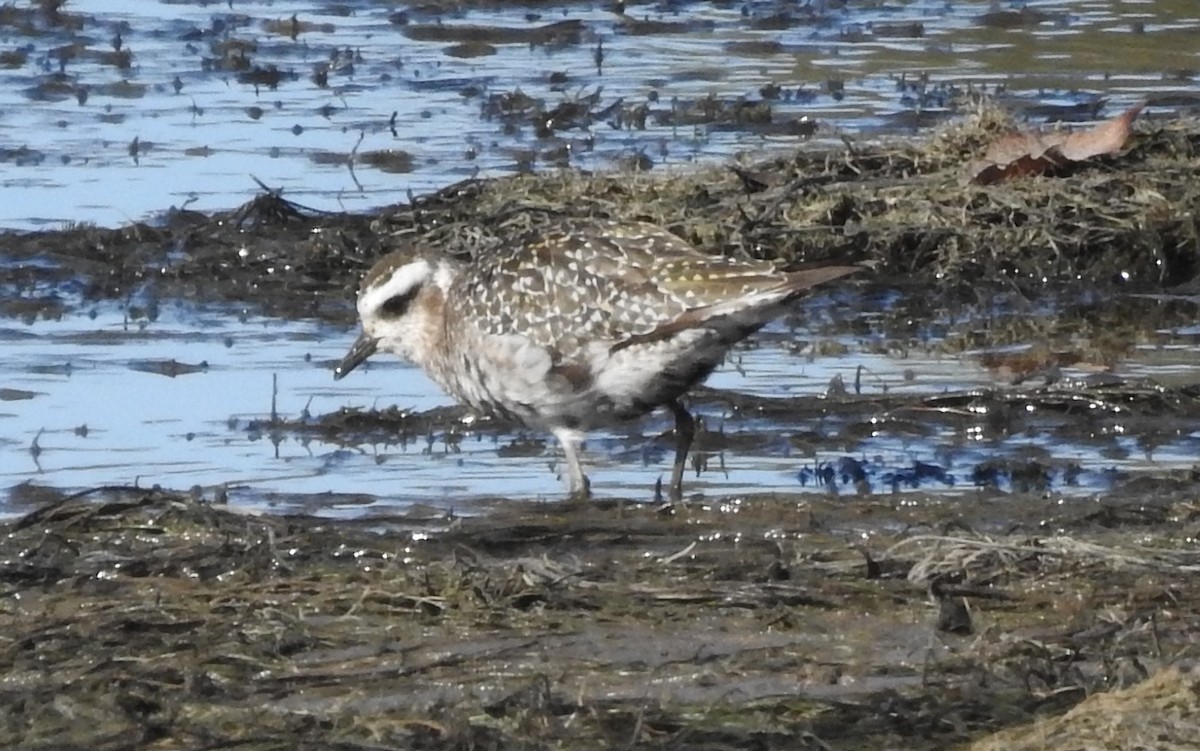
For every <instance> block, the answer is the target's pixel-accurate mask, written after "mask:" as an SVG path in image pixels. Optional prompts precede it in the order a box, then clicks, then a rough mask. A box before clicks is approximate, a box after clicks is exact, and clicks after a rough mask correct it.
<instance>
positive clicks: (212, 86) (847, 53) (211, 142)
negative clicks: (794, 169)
mask: <svg viewBox="0 0 1200 751" xmlns="http://www.w3.org/2000/svg"><path fill="white" fill-rule="evenodd" d="M609 7H610V6H609V4H607V3H596V4H592V3H570V4H565V5H563V6H559V7H555V6H548V5H544V4H541V3H538V4H534V5H520V4H515V5H514V4H500V5H499V6H492V5H489V6H479V7H475V8H456V9H455V10H454V11H453V12H452V13H438V12H433V11H429V10H426V11H422V10H418V9H415V8H413V7H408V6H405V5H403V4H397V3H374V2H365V1H364V0H350V1H349V2H341V3H337V4H329V3H323V2H305V1H302V0H301V1H297V0H272V1H271V2H238V3H236V4H233V6H232V9H231V8H230V6H228V5H227V4H224V3H210V2H201V1H194V2H189V1H187V0H173V1H164V2H139V3H126V2H112V1H111V0H91V1H89V2H72V3H69V4H67V6H66V7H65V11H66V12H67V13H68V14H71V18H72V19H78V20H79V23H80V24H81V27H80V28H78V29H73V28H70V25H69V24H68V23H65V22H63V23H54V22H53V21H52V20H50V19H48V18H47V17H45V16H44V15H42V14H38V13H36V12H33V11H31V15H30V16H29V17H28V18H27V19H23V20H22V21H21V22H18V21H12V22H11V23H9V24H7V25H5V24H0V52H3V53H7V57H6V58H4V59H3V60H0V63H2V64H0V163H2V164H3V167H4V169H3V175H2V176H0V227H7V228H38V227H45V226H48V225H49V226H54V225H57V224H59V223H69V222H92V223H98V224H102V225H118V224H123V223H126V222H129V221H133V220H140V219H145V218H147V217H150V216H152V215H153V214H155V213H157V212H161V211H164V210H166V209H168V208H170V207H183V206H187V207H189V208H195V209H202V210H211V209H224V208H231V207H233V206H236V205H239V204H241V203H243V202H245V201H246V200H248V199H249V198H251V197H252V196H254V195H256V194H258V193H259V192H261V188H260V187H259V185H258V183H257V182H256V180H261V181H262V183H263V184H265V185H267V186H269V187H271V188H278V189H282V190H283V191H284V193H285V195H286V196H287V197H288V198H290V199H292V200H295V201H298V202H300V203H302V204H305V205H308V206H311V207H314V208H318V209H323V210H342V209H345V210H352V211H364V210H367V209H368V208H372V207H377V206H381V205H387V204H391V203H398V202H403V201H406V200H407V196H408V194H409V192H410V191H411V192H413V193H416V194H421V193H426V192H429V191H432V190H436V189H438V188H441V187H443V186H446V185H448V184H450V183H452V182H455V181H457V180H460V179H463V178H466V177H470V176H474V175H483V176H489V175H497V174H505V173H511V172H513V171H516V170H518V169H528V168H533V169H545V168H551V167H553V166H554V165H561V164H569V165H571V166H574V167H582V168H586V169H594V168H606V167H610V166H612V165H615V164H619V163H625V162H627V161H629V160H631V159H635V158H636V159H639V160H647V159H648V160H649V161H650V162H651V163H653V164H654V165H655V168H656V169H664V168H667V169H670V168H678V167H681V166H686V165H688V164H692V163H695V162H697V161H705V162H713V161H716V162H720V161H725V160H729V159H731V157H733V156H734V155H736V154H740V153H746V154H751V155H756V154H761V153H762V152H763V151H766V150H770V149H773V148H779V149H784V148H791V147H794V145H795V144H796V143H797V141H798V139H799V138H800V137H801V136H799V135H798V133H800V132H807V130H808V127H809V124H810V123H812V122H816V123H818V124H819V129H818V130H817V131H816V134H815V138H816V140H818V141H821V142H823V143H826V144H840V139H841V137H842V136H843V135H855V134H875V133H883V132H890V133H908V132H913V131H914V130H915V129H918V128H923V127H926V126H929V125H931V124H934V123H937V122H939V121H941V120H943V119H945V118H946V117H949V116H951V115H953V114H955V113H961V112H963V111H964V109H969V104H966V103H965V102H966V100H965V99H964V98H963V96H962V94H963V92H964V91H965V90H966V89H967V88H968V87H975V88H979V87H986V88H987V89H988V90H989V91H997V87H999V91H998V93H999V96H1000V98H1001V99H1002V100H1003V101H1005V102H1007V103H1008V104H1009V105H1010V106H1012V107H1013V108H1014V109H1016V110H1017V111H1018V112H1021V113H1024V114H1026V115H1027V116H1029V117H1030V118H1031V119H1032V120H1034V121H1037V122H1041V121H1044V120H1047V119H1051V120H1056V119H1060V118H1062V119H1068V120H1088V119H1092V118H1095V117H1106V116H1110V115H1112V114H1114V113H1116V112H1119V111H1121V110H1123V109H1125V108H1126V107H1127V106H1129V105H1130V104H1132V103H1133V102H1135V101H1137V100H1140V99H1142V98H1150V100H1151V102H1152V105H1153V106H1152V107H1151V108H1150V110H1149V111H1148V112H1147V113H1146V115H1145V116H1147V117H1154V116H1173V115H1175V114H1177V113H1180V112H1185V111H1188V112H1195V111H1196V109H1197V102H1200V81H1198V77H1197V74H1196V70H1197V69H1198V68H1200V45H1197V44H1196V35H1197V31H1198V30H1200V6H1197V5H1196V3H1195V2H1193V0H1157V1H1156V2H1129V1H1128V0H1086V1H1084V0H1044V1H1041V2H1038V1H1034V2H1028V3H1020V4H1010V3H1002V4H999V5H996V4H993V3H990V2H984V1H983V0H979V1H977V2H958V3H946V2H943V1H942V0H914V1H912V2H893V3H884V4H875V3H868V4H860V3H853V4H847V3H841V2H836V1H835V0H814V1H813V2H808V3H803V4H792V3H780V4H776V3H771V2H751V3H744V4H743V3H738V4H727V3H722V2H689V3H682V4H670V5H657V4H639V3H629V4H627V5H626V13H625V15H619V14H617V13H614V12H612V11H611V10H610V9H609ZM397 14H404V16H403V18H400V17H399V16H398V15H397ZM293 16H295V18H296V19H297V20H296V24H293V23H292V22H291V19H292V17H293ZM564 21H566V22H570V21H576V22H578V23H579V24H580V30H579V32H578V35H577V38H571V39H569V40H568V41H566V42H563V41H561V40H551V41H550V42H545V40H541V41H539V40H537V39H536V38H535V39H534V40H533V41H531V40H530V38H529V36H528V32H529V30H531V29H536V28H539V27H544V26H546V25H548V24H551V23H556V22H564ZM647 22H655V23H657V25H652V24H648V23H647ZM468 26H476V27H482V28H483V29H484V32H479V33H484V35H485V36H486V38H487V39H488V40H489V43H490V45H491V48H490V49H485V50H483V51H485V52H488V53H490V54H486V55H484V56H479V57H459V56H456V55H458V54H462V51H461V49H460V50H458V51H455V50H454V49H453V47H454V45H455V40H456V39H457V38H461V37H462V36H463V32H462V29H461V27H468ZM455 28H458V29H459V31H458V32H456V33H455V32H452V31H448V30H447V29H451V30H453V29H455ZM238 45H241V46H238ZM232 47H237V48H238V49H243V48H244V49H246V50H248V51H246V52H244V53H237V54H235V53H231V52H230V51H229V50H230V49H231V48H232ZM598 49H601V50H602V52H603V56H602V66H601V68H600V69H599V70H597V65H596V57H597V50H598ZM243 61H244V62H243ZM238 66H245V67H246V68H247V69H248V71H249V72H247V70H238V69H237V68H238ZM272 67H273V68H274V72H275V74H277V75H275V74H272V73H271V70H272ZM256 70H257V71H258V73H257V75H251V74H254V73H255V71H256ZM320 70H325V71H326V80H325V81H324V82H322V81H320V80H319V79H318V78H317V76H316V74H317V72H318V71H320ZM263 71H266V72H267V73H264V72H263ZM239 75H241V78H239ZM516 91H520V92H522V93H523V94H526V95H529V96H531V97H534V98H536V99H540V100H542V101H543V105H542V109H543V110H546V111H550V110H553V109H554V108H555V107H557V106H558V105H560V104H563V103H564V102H565V103H571V102H578V101H581V100H584V99H586V98H587V97H589V96H593V95H594V96H595V101H594V103H591V104H590V105H589V106H590V111H591V112H592V113H593V114H596V113H600V116H598V117H591V118H588V119H587V121H586V122H583V123H580V124H579V126H578V127H569V128H562V129H557V130H554V132H553V133H551V134H543V136H539V135H538V133H537V132H536V131H537V128H536V127H534V123H533V122H530V121H529V120H528V119H525V120H522V119H520V118H516V119H514V118H512V117H506V116H504V115H503V113H502V112H498V111H495V110H497V108H499V109H503V106H502V104H503V102H504V101H509V103H510V104H511V100H505V99H504V97H505V96H506V95H512V94H513V93H514V92H516ZM709 96H713V97H716V98H717V100H719V101H720V102H722V103H724V104H725V105H726V106H727V107H736V106H737V103H738V102H739V100H744V101H746V102H750V103H754V102H763V101H764V100H765V98H769V97H773V98H770V99H766V101H769V103H770V105H771V110H772V111H771V116H770V122H769V123H765V122H745V121H743V122H737V123H734V122H728V121H726V122H700V123H692V122H685V123H683V124H680V123H678V122H675V121H678V120H680V119H681V118H680V117H679V113H681V112H685V111H688V110H689V108H692V113H693V114H695V108H694V107H693V105H695V103H696V102H700V101H702V100H704V99H705V98H706V97H709ZM642 105H645V106H646V107H647V113H646V117H645V123H644V127H641V125H640V124H639V125H634V126H632V127H629V126H627V127H613V123H615V122H616V121H617V114H616V113H617V111H618V110H619V109H620V108H622V107H624V108H636V107H639V106H642ZM614 106H615V109H613V110H612V112H611V113H606V112H605V111H606V110H608V109H609V108H613V107H614ZM489 108H490V109H489ZM489 112H490V113H491V114H489ZM684 119H685V120H686V118H684ZM701 119H703V118H701ZM751 119H753V118H751ZM743 120H745V118H743ZM389 150H391V151H395V150H400V151H403V152H405V154H406V155H407V156H408V157H411V164H408V161H409V160H408V159H407V158H406V157H405V156H404V155H397V154H394V153H391V154H389V153H388V152H389Z"/></svg>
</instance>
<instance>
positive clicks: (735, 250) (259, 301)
mask: <svg viewBox="0 0 1200 751" xmlns="http://www.w3.org/2000/svg"><path fill="white" fill-rule="evenodd" d="M1009 128H1011V123H1010V122H1008V121H1007V119H1006V118H1004V116H1003V115H1002V114H1001V113H998V112H996V111H994V110H985V111H983V112H982V113H981V114H980V115H978V116H977V117H975V118H973V119H972V120H970V121H969V122H967V123H964V124H960V125H958V126H955V127H951V128H949V129H947V130H945V131H943V132H941V133H939V134H938V135H936V136H935V137H933V138H931V139H929V140H927V141H925V142H923V143H917V144H892V145H882V146H881V145H876V144H866V143H862V144H860V143H855V142H853V141H847V142H846V146H845V148H844V149H841V150H836V151H830V152H814V151H809V150H800V151H796V152H795V153H792V154H790V155H788V156H781V157H777V158H773V159H768V160H765V161H758V162H746V163H743V164H739V165H729V166H725V167H713V168H707V169H702V170H699V171H695V172H688V173H685V174H675V175H670V174H658V173H655V174H637V173H635V174H628V173H621V174H585V173H581V172H578V171H569V170H564V171H557V172H550V173H544V174H535V175H522V176H516V177H511V178H505V179H499V180H488V181H482V180H481V181H474V180H472V181H467V182H464V183H460V184H456V185H453V186H450V187H448V188H445V189H444V190H442V191H440V192H438V193H436V194H433V195H428V196H418V197H414V198H413V200H412V202H411V203H410V204H406V205H401V206H396V207H393V208H391V209H389V210H385V211H383V212H381V213H380V214H379V215H377V216H375V217H364V216H354V215H343V214H317V213H314V212H310V211H306V210H304V209H303V208H302V207H300V206H297V205H295V204H291V203H289V202H288V201H286V200H285V198H284V197H282V196H278V195H275V194H270V193H268V194H265V195H263V196H262V197H260V198H259V199H256V200H255V201H254V202H252V203H251V204H248V205H246V206H244V207H242V208H240V209H238V210H236V211H232V212H226V213H223V214H218V215H214V216H208V215H200V214H194V213H190V212H175V213H173V214H171V215H169V216H168V217H166V220H165V223H164V224H163V225H162V226H153V227H152V226H147V225H132V226H129V227H125V228H122V229H118V230H100V229H95V228H88V227H77V228H74V229H70V230H67V231H65V232H47V233H39V234H20V235H18V234H11V233H10V234H8V235H6V236H5V237H4V242H5V245H6V247H7V250H6V252H7V253H8V255H9V256H10V257H12V258H14V259H15V260H17V261H20V260H22V259H26V258H29V259H32V258H37V259H40V260H41V263H38V264H31V265H29V266H25V267H19V266H18V267H14V266H13V265H8V266H6V267H5V269H4V270H3V272H2V273H3V275H4V278H2V279H0V284H2V285H3V286H4V287H5V288H8V289H12V290H13V291H14V292H16V293H17V294H15V295H12V296H10V297H12V298H19V299H20V300H21V301H22V302H21V304H22V308H21V313H18V312H17V311H16V310H13V311H10V313H13V314H24V315H33V314H36V311H37V310H38V307H37V305H35V304H32V302H34V301H36V299H43V300H44V302H45V306H46V312H47V313H48V314H53V311H55V310H58V309H61V305H62V303H61V300H59V299H58V298H57V297H56V296H53V295H51V294H48V293H47V292H46V290H44V289H42V288H44V287H47V286H51V285H54V284H60V283H62V282H63V281H65V280H68V279H69V280H78V281H82V282H83V292H84V296H85V298H87V299H105V298H116V299H129V298H131V297H134V298H136V297H139V296H142V297H150V298H156V297H165V296H170V297H181V298H184V299H205V300H213V299H217V300H229V301H237V302H239V303H248V304H252V305H255V306H258V307H260V308H262V309H264V310H265V311H266V312H273V313H277V314H283V315H291V316H296V315H300V316H314V317H318V318H326V319H332V320H338V321H349V320H350V317H351V309H350V304H349V301H350V299H351V298H352V296H353V290H354V288H355V286H356V284H357V278H358V275H359V274H360V273H361V272H362V271H363V270H364V269H366V268H367V267H369V266H370V265H371V263H372V262H373V261H374V260H375V259H377V258H378V257H380V256H381V255H383V254H384V253H385V252H387V251H389V250H391V249H394V248H395V247H398V246H403V245H405V244H413V243H420V244H423V245H427V246H431V247H437V248H441V249H443V250H445V251H446V252H448V253H458V254H466V253H471V252H472V251H474V250H476V249H478V248H479V247H480V246H481V245H484V244H488V243H498V242H504V241H505V240H506V239H508V238H510V237H512V236H513V235H514V234H517V233H521V232H525V231H528V230H530V229H536V227H537V226H539V224H541V223H545V222H551V221H554V220H555V219H557V218H559V217H563V216H572V217H579V216H603V217H615V218H623V219H639V220H649V221H652V222H655V223H658V224H661V225H663V226H665V227H667V228H669V229H671V230H673V231H675V232H677V233H678V234H680V235H681V236H683V237H684V238H686V239H687V240H689V241H691V242H693V243H695V244H696V245H698V246H700V247H702V248H704V249H706V250H708V251H710V252H713V253H726V254H748V255H752V256H757V257H771V258H778V259H782V260H784V261H787V262H789V263H813V262H838V263H845V262H848V261H857V262H866V263H869V264H871V265H872V266H873V268H874V269H875V271H876V273H877V275H878V277H879V278H880V279H882V280H885V281H886V282H887V283H897V284H904V283H917V284H927V283H930V282H936V283H937V284H938V285H939V287H940V288H941V289H942V290H943V292H944V294H945V296H946V298H947V302H948V304H949V302H950V301H952V300H956V299H959V298H961V297H962V296H963V295H969V296H977V295H981V294H983V293H984V292H986V293H987V294H993V293H998V294H1011V293H1014V292H1015V293H1017V294H1019V295H1022V296H1026V297H1029V296H1033V297H1036V296H1039V295H1041V294H1044V293H1045V292H1047V291H1050V292H1054V293H1063V292H1064V291H1066V292H1067V293H1068V294H1071V295H1080V294H1088V293H1091V292H1093V291H1097V290H1099V291H1100V292H1101V293H1103V292H1105V291H1112V290H1124V291H1153V290H1160V289H1162V288H1164V287H1171V286H1174V285H1178V284H1182V283H1185V282H1188V281H1190V280H1192V279H1193V278H1194V277H1195V276H1196V274H1197V271H1198V266H1197V258H1198V257H1200V230H1198V229H1197V224H1196V208H1197V206H1198V205H1200V187H1197V183H1196V180H1195V179H1194V176H1195V172H1196V169H1197V164H1198V162H1200V123H1196V122H1190V121H1189V122H1172V123H1161V122H1155V121H1152V120H1147V121H1143V122H1141V123H1140V125H1139V126H1138V131H1137V132H1136V133H1135V135H1134V136H1133V138H1132V141H1131V144H1130V146H1129V147H1128V149H1127V150H1126V151H1125V152H1123V153H1121V154H1118V155H1116V156H1103V157H1097V158H1094V159H1090V160H1088V161H1087V162H1085V163H1080V164H1078V165H1077V169H1074V170H1073V171H1072V172H1071V173H1070V174H1068V175H1065V176H1062V177H1054V178H1046V177H1039V178H1030V179H1021V180H1012V181H1007V182H1005V183H1002V184H997V185H973V184H963V179H962V178H963V175H964V174H965V172H964V170H966V169H967V167H968V165H969V164H970V163H971V162H972V161H973V160H975V159H977V158H978V157H979V156H980V155H981V154H983V153H984V152H985V151H986V149H987V146H988V144H989V143H991V142H993V141H994V140H995V139H996V138H997V137H999V136H1000V134H1002V133H1004V132H1006V131H1007V130H1008V129H1009ZM214 282H215V283H214ZM31 298H32V300H31ZM31 311H33V312H31Z"/></svg>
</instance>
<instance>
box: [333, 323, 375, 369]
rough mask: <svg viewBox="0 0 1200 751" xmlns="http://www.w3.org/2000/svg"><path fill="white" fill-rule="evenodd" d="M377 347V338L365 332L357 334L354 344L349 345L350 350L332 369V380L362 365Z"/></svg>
mask: <svg viewBox="0 0 1200 751" xmlns="http://www.w3.org/2000/svg"><path fill="white" fill-rule="evenodd" d="M378 348H379V340H378V339H376V338H375V337H373V336H367V334H366V332H363V333H361V334H359V335H358V339H355V340H354V344H353V345H351V346H350V351H349V352H347V353H346V356H345V357H343V358H342V361H341V362H339V363H338V364H337V367H336V368H334V369H333V380H335V381H336V380H339V379H341V378H344V377H345V375H346V374H347V373H349V372H350V371H351V370H354V369H355V368H357V367H358V366H359V365H362V364H363V361H364V360H366V359H367V358H368V357H370V356H371V355H373V354H375V350H376V349H378Z"/></svg>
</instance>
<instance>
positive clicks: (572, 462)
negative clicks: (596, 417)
mask: <svg viewBox="0 0 1200 751" xmlns="http://www.w3.org/2000/svg"><path fill="white" fill-rule="evenodd" d="M554 437H555V438H557V439H558V442H559V443H560V444H562V450H563V457H565V458H566V460H567V492H568V494H569V495H570V496H571V498H573V499H577V500H584V501H586V500H587V499H588V498H590V497H591V495H592V488H591V483H589V482H588V479H587V475H585V474H584V473H583V465H582V464H580V463H579V444H580V442H581V440H582V438H581V437H580V435H579V434H578V433H576V432H575V431H573V430H570V429H567V428H559V429H558V430H555V431H554Z"/></svg>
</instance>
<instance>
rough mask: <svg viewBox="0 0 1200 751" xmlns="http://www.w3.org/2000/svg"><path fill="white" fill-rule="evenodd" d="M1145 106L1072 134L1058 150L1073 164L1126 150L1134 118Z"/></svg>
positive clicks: (1131, 108) (1140, 105) (1139, 105)
mask: <svg viewBox="0 0 1200 751" xmlns="http://www.w3.org/2000/svg"><path fill="white" fill-rule="evenodd" d="M1145 106H1146V103H1145V102H1142V103H1141V104H1137V105H1135V106H1133V107H1130V108H1129V109H1127V110H1125V111H1124V112H1122V113H1121V114H1119V115H1117V116H1116V117H1114V118H1112V119H1110V120H1105V121H1104V122H1102V123H1100V124H1099V125H1097V126H1096V127H1094V128H1092V129H1090V130H1085V131H1081V132H1079V133H1072V134H1070V135H1069V136H1067V137H1066V139H1065V140H1064V141H1063V143H1062V145H1060V146H1059V147H1058V150H1059V151H1060V152H1061V153H1062V155H1063V156H1064V157H1066V158H1067V159H1069V160H1070V161H1072V162H1081V161H1083V160H1084V159H1091V158H1092V157H1094V156H1100V155H1101V154H1115V153H1117V152H1118V151H1120V150H1121V149H1123V148H1125V142H1126V141H1128V140H1129V136H1130V135H1132V134H1133V121H1134V118H1136V117H1137V116H1138V114H1139V113H1140V112H1141V111H1142V108H1143V107H1145Z"/></svg>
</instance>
